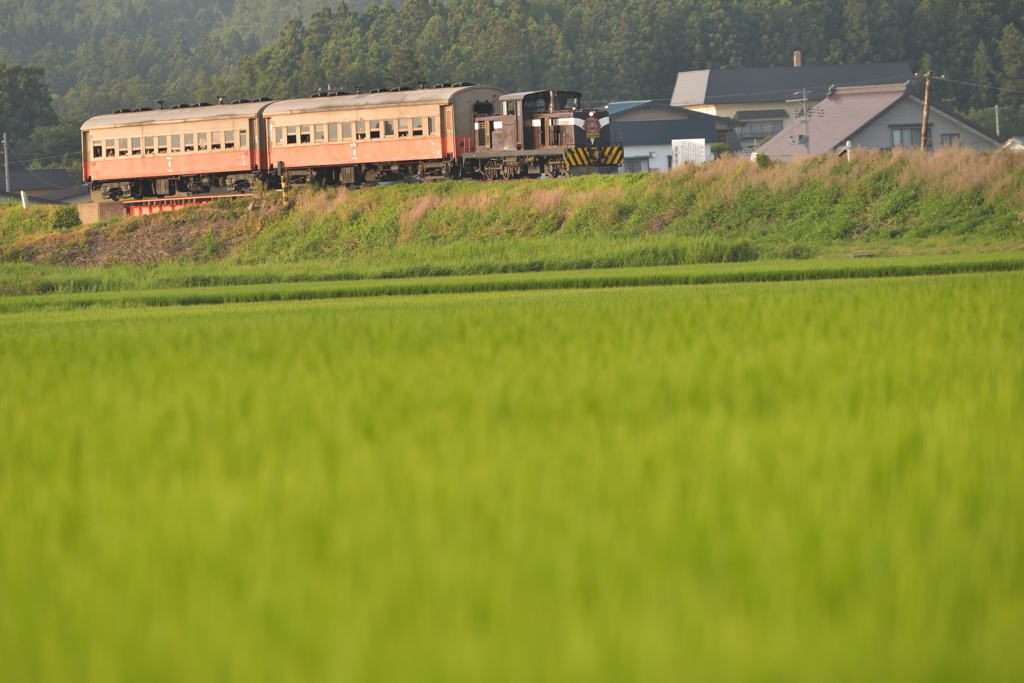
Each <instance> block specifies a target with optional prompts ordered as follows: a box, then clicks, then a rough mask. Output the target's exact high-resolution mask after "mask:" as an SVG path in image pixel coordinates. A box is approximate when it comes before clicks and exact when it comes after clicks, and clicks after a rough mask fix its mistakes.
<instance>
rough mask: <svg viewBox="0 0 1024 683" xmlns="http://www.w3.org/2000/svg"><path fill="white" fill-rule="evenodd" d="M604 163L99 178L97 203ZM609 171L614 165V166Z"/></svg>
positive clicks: (516, 161)
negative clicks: (100, 180)
mask: <svg viewBox="0 0 1024 683" xmlns="http://www.w3.org/2000/svg"><path fill="white" fill-rule="evenodd" d="M604 168H605V167H603V166H595V167H591V168H581V167H577V166H570V164H569V163H568V162H567V161H566V157H565V156H564V150H560V149H552V150H528V151H518V152H504V153H495V152H491V153H487V152H485V153H471V154H466V155H465V156H464V157H463V158H462V159H458V160H456V159H445V160H439V161H433V160H431V161H404V162H391V163H377V164H354V165H346V166H321V167H315V168H283V167H280V168H276V169H274V170H273V171H271V172H270V173H255V172H254V173H229V174H203V175H192V176H171V177H166V178H146V179H132V180H122V181H113V182H94V183H92V185H91V186H90V190H91V192H92V196H93V201H122V200H130V199H143V198H167V197H192V196H197V195H218V194H248V193H252V192H254V191H255V190H257V189H258V188H263V189H267V190H277V189H280V188H281V185H282V181H286V182H287V183H288V184H289V185H292V186H296V185H321V186H326V187H339V186H342V185H346V186H349V185H363V184H367V183H380V182H402V181H408V180H410V179H413V180H419V181H423V182H430V181H436V180H458V179H461V178H471V179H478V180H514V179H518V178H541V177H549V178H558V177H565V176H568V175H577V174H582V173H587V172H594V171H595V170H601V169H604ZM607 168H608V169H612V168H614V167H612V166H609V167H607Z"/></svg>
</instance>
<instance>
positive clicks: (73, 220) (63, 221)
mask: <svg viewBox="0 0 1024 683" xmlns="http://www.w3.org/2000/svg"><path fill="white" fill-rule="evenodd" d="M81 224H82V220H81V219H80V218H79V217H78V207H75V206H58V207H55V208H54V209H53V210H52V211H51V212H50V227H51V228H52V229H54V230H58V231H61V230H71V229H73V228H77V227H78V226H80V225H81Z"/></svg>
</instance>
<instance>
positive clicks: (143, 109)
mask: <svg viewBox="0 0 1024 683" xmlns="http://www.w3.org/2000/svg"><path fill="white" fill-rule="evenodd" d="M142 111H153V109H152V108H151V107H139V108H138V109H132V113H133V114H134V113H137V112H142Z"/></svg>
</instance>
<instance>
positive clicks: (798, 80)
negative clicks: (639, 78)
mask: <svg viewBox="0 0 1024 683" xmlns="http://www.w3.org/2000/svg"><path fill="white" fill-rule="evenodd" d="M913 77H914V73H913V72H912V71H911V70H910V66H909V65H908V64H907V63H906V62H889V63H885V64H842V65H838V66H771V67H765V68H758V69H705V70H703V71H683V72H680V73H679V74H677V76H676V86H675V89H674V90H673V91H672V105H673V106H677V107H684V106H690V105H696V104H739V103H743V102H784V101H785V100H788V99H793V94H794V93H795V92H797V91H799V90H802V89H803V88H807V97H808V99H812V100H821V99H824V98H825V96H826V94H827V93H828V89H829V87H830V86H833V85H834V86H836V87H837V88H838V87H843V86H854V85H879V84H894V83H900V84H903V83H906V82H907V81H909V80H911V79H912V78H913Z"/></svg>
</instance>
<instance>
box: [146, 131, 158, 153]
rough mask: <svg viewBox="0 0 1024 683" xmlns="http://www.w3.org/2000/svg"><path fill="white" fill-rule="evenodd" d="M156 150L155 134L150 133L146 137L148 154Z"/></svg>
mask: <svg viewBox="0 0 1024 683" xmlns="http://www.w3.org/2000/svg"><path fill="white" fill-rule="evenodd" d="M154 151H156V150H155V148H154V147H153V136H152V135H150V136H148V137H147V138H146V154H152V153H153V152H154Z"/></svg>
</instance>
